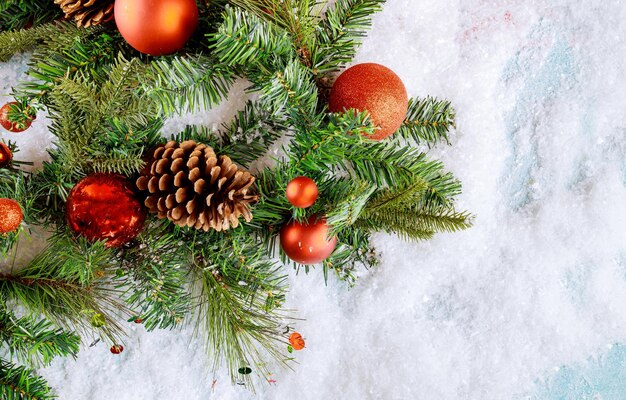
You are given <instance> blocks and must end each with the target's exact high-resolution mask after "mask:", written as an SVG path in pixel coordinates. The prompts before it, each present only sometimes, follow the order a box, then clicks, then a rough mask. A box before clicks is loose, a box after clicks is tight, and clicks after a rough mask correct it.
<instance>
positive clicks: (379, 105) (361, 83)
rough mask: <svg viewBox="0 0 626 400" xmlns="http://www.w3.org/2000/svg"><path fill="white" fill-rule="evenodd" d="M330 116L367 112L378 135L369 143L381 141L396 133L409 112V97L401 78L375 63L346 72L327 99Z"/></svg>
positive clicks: (356, 66)
mask: <svg viewBox="0 0 626 400" xmlns="http://www.w3.org/2000/svg"><path fill="white" fill-rule="evenodd" d="M328 107H329V109H330V111H331V112H343V111H344V110H348V109H355V110H358V111H368V112H369V115H370V118H371V119H372V123H373V124H374V125H375V126H376V127H377V129H376V131H375V132H374V133H373V134H372V135H370V136H368V138H369V139H374V140H382V139H384V138H386V137H387V136H389V135H391V134H393V133H394V132H396V131H397V130H398V129H399V128H400V126H402V123H403V122H404V119H405V117H406V113H407V111H408V109H409V97H408V95H407V93H406V88H405V87H404V84H403V83H402V80H400V77H399V76H398V75H396V74H395V72H393V71H392V70H390V69H389V68H387V67H385V66H383V65H380V64H374V63H365V64H357V65H355V66H353V67H351V68H348V69H347V70H345V71H344V72H343V73H342V74H341V75H339V78H337V80H336V81H335V83H334V84H333V87H332V89H331V91H330V96H329V99H328Z"/></svg>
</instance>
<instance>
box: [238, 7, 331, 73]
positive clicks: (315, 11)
mask: <svg viewBox="0 0 626 400" xmlns="http://www.w3.org/2000/svg"><path fill="white" fill-rule="evenodd" d="M231 3H233V4H234V5H236V6H239V7H241V8H243V9H245V10H247V11H249V12H251V13H254V14H255V15H256V16H258V17H259V18H261V19H264V20H267V21H270V22H271V23H272V24H274V25H276V26H278V27H280V28H282V29H284V30H285V31H287V32H289V34H290V36H291V39H292V41H293V45H294V48H295V49H296V52H297V54H298V56H299V58H300V61H301V62H302V63H303V64H304V65H305V66H307V67H311V65H312V64H311V49H312V48H313V46H314V44H315V32H316V28H317V25H318V22H319V18H320V11H321V9H322V5H323V3H324V2H323V1H320V2H318V1H315V0H280V1H277V0H231Z"/></svg>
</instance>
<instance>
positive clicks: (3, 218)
mask: <svg viewBox="0 0 626 400" xmlns="http://www.w3.org/2000/svg"><path fill="white" fill-rule="evenodd" d="M23 220H24V213H23V212H22V207H20V204H19V203H18V202H17V201H15V200H12V199H0V234H6V233H9V232H13V231H15V230H17V228H19V227H20V225H21V224H22V221H23Z"/></svg>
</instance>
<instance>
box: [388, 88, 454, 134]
mask: <svg viewBox="0 0 626 400" xmlns="http://www.w3.org/2000/svg"><path fill="white" fill-rule="evenodd" d="M454 124H455V111H454V108H453V107H452V105H451V104H450V102H449V101H447V100H438V99H436V98H434V97H427V98H425V99H419V98H418V99H410V100H409V110H408V112H407V115H406V119H405V120H404V123H403V124H402V126H401V127H400V130H399V131H398V134H399V137H403V138H405V139H409V140H412V141H414V142H415V143H426V144H428V146H432V145H434V144H436V143H437V142H439V141H445V142H446V143H448V144H450V142H449V141H448V132H449V130H450V129H451V128H453V127H454V126H455V125H454Z"/></svg>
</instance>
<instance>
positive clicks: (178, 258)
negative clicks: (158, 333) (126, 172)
mask: <svg viewBox="0 0 626 400" xmlns="http://www.w3.org/2000/svg"><path fill="white" fill-rule="evenodd" d="M135 241H136V243H135V245H134V246H133V247H130V248H127V249H125V250H124V251H123V253H122V256H121V258H122V264H121V267H120V268H119V269H118V270H117V272H116V273H117V274H118V275H119V276H118V279H117V280H116V282H117V287H118V288H120V289H124V290H125V291H126V295H125V297H126V300H127V303H128V305H129V307H130V308H131V309H132V310H134V311H135V313H136V314H135V315H134V317H133V318H140V319H141V320H143V324H144V326H145V327H146V329H147V330H153V329H155V328H159V329H165V328H174V327H176V326H179V325H180V324H181V322H182V321H183V318H184V317H185V316H186V314H187V313H188V312H189V305H190V301H191V299H190V296H189V293H188V292H187V289H186V287H187V283H186V282H187V280H186V278H187V268H188V266H189V264H190V263H191V260H190V257H189V255H188V253H186V252H184V251H183V250H182V249H181V248H180V247H181V246H180V244H179V241H180V239H179V238H178V237H176V236H175V235H174V234H172V233H171V225H170V224H169V223H168V222H167V221H165V222H163V221H159V222H149V223H148V225H147V226H146V228H145V229H144V231H143V232H142V233H141V235H139V236H138V237H137V238H136V239H135Z"/></svg>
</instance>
